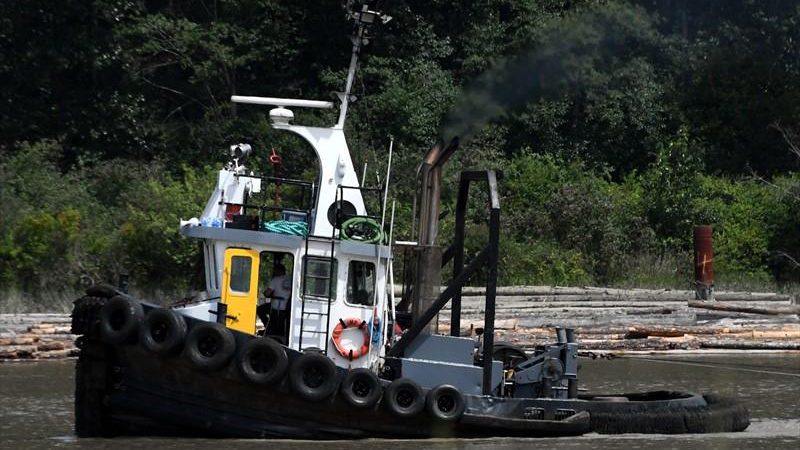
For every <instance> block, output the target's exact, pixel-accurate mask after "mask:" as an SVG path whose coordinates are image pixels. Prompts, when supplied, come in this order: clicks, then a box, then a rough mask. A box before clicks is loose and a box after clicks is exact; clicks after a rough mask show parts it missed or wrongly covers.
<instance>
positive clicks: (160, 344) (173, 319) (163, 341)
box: [139, 308, 186, 356]
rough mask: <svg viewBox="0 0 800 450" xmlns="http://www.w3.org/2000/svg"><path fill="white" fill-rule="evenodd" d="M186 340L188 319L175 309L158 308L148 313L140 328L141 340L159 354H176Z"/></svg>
mask: <svg viewBox="0 0 800 450" xmlns="http://www.w3.org/2000/svg"><path fill="white" fill-rule="evenodd" d="M185 340H186V320H185V319H184V318H183V316H182V315H180V314H178V313H177V312H175V311H174V310H171V309H166V308H156V309H152V310H150V312H148V313H147V317H145V319H144V324H143V325H142V326H141V327H140V328H139V342H140V343H141V344H142V347H144V348H145V349H147V350H149V351H151V352H153V353H155V354H157V355H162V356H166V355H171V354H175V353H177V352H178V351H180V349H181V348H182V347H183V342H184V341H185Z"/></svg>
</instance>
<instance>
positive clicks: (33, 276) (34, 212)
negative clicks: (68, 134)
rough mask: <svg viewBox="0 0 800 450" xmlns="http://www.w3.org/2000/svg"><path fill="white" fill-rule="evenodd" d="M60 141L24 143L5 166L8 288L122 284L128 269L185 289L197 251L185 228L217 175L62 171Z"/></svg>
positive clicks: (3, 247)
mask: <svg viewBox="0 0 800 450" xmlns="http://www.w3.org/2000/svg"><path fill="white" fill-rule="evenodd" d="M60 152H61V148H60V144H59V143H58V142H55V141H43V142H39V143H35V144H27V143H24V144H21V145H20V148H19V150H18V151H17V152H16V153H15V154H14V156H12V157H9V158H7V159H5V160H0V175H2V184H1V185H0V187H2V189H0V200H2V202H3V204H4V205H7V206H8V207H9V208H10V209H9V211H11V212H12V213H11V214H3V215H2V218H0V290H3V291H10V290H12V289H20V290H22V291H23V292H27V293H29V294H30V293H33V294H35V295H39V294H41V293H44V292H47V291H62V290H76V289H80V288H81V287H82V286H83V285H86V284H89V283H95V282H101V281H105V282H114V281H115V280H116V278H117V276H118V275H119V274H120V273H122V272H128V273H130V274H131V276H132V280H133V282H134V283H135V284H134V286H138V288H139V289H148V290H149V289H152V288H155V287H158V288H159V289H162V290H174V289H183V288H186V287H188V285H189V284H190V283H197V282H198V280H197V277H193V276H192V274H193V273H194V269H195V268H196V267H195V266H196V262H197V261H198V259H197V248H196V243H195V242H194V241H190V240H187V239H182V238H180V237H179V236H178V234H177V230H178V221H179V219H180V218H189V217H192V216H195V215H197V214H199V212H200V211H201V210H202V207H203V204H204V203H205V201H206V198H207V195H208V193H209V190H210V188H211V186H212V185H213V183H214V174H213V173H212V171H210V170H207V169H204V168H200V169H195V168H190V167H183V168H181V170H179V171H177V173H172V172H170V171H169V170H167V168H166V167H164V166H163V165H161V164H159V163H151V164H147V165H141V164H135V163H131V162H129V161H125V160H112V161H106V162H104V163H102V164H97V165H95V166H92V167H82V168H75V169H73V170H69V171H67V172H66V173H64V174H62V173H61V171H60V170H58V168H57V166H56V159H57V156H58V155H59V154H60Z"/></svg>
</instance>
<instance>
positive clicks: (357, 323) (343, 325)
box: [331, 317, 370, 361]
mask: <svg viewBox="0 0 800 450" xmlns="http://www.w3.org/2000/svg"><path fill="white" fill-rule="evenodd" d="M353 327H358V328H359V329H361V332H362V333H363V334H364V341H363V342H362V344H361V348H359V349H357V350H356V349H345V348H344V347H342V342H341V341H342V332H343V331H344V330H346V329H348V328H353ZM331 339H332V340H333V346H334V347H336V351H337V352H339V354H340V355H342V356H344V357H345V358H348V359H350V361H352V360H354V359H358V358H361V357H362V356H364V355H366V354H367V353H369V342H370V330H369V327H368V326H367V322H366V321H365V320H362V319H360V318H358V317H350V318H348V319H339V323H337V324H336V327H335V328H334V329H333V334H332V336H331Z"/></svg>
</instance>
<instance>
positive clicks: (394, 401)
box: [383, 378, 425, 418]
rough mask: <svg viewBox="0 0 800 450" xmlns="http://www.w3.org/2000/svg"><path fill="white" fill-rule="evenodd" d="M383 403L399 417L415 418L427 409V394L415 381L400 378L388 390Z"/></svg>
mask: <svg viewBox="0 0 800 450" xmlns="http://www.w3.org/2000/svg"><path fill="white" fill-rule="evenodd" d="M383 402H384V404H385V405H386V408H388V409H389V412H391V413H392V414H394V415H395V416H397V417H402V418H408V417H413V416H416V415H417V414H419V413H420V412H422V410H423V409H425V393H424V392H423V391H422V388H421V387H420V386H419V384H417V383H416V382H415V381H414V380H412V379H410V378H398V379H396V380H394V381H392V384H390V385H389V387H387V388H386V391H385V392H384V393H383Z"/></svg>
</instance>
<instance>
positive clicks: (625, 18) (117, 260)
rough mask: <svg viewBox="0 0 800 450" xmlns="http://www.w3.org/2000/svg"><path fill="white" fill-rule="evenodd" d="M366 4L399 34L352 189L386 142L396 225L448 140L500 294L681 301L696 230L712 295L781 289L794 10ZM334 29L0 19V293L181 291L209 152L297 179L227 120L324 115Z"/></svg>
mask: <svg viewBox="0 0 800 450" xmlns="http://www.w3.org/2000/svg"><path fill="white" fill-rule="evenodd" d="M373 3H374V2H373ZM377 3H378V4H377V5H376V6H377V7H379V8H381V9H383V10H384V11H385V12H387V13H388V14H390V15H392V16H393V17H394V19H393V20H392V21H391V22H389V23H388V24H387V25H385V26H382V27H380V28H378V29H376V30H375V31H374V33H373V34H374V35H373V36H371V37H370V41H371V43H370V45H369V46H367V47H366V49H365V51H364V54H363V57H362V60H361V67H360V71H359V75H358V78H357V82H356V89H355V94H356V96H357V97H358V101H356V102H355V103H354V104H353V105H352V107H351V113H350V115H349V117H348V123H347V128H348V136H349V138H350V146H351V148H352V152H353V154H354V157H355V159H356V165H357V166H358V167H360V166H361V165H362V164H363V163H368V164H369V166H370V167H372V168H373V169H374V168H377V167H382V165H383V164H384V162H385V161H384V160H385V148H386V145H387V142H388V136H389V135H391V136H393V137H394V138H395V140H396V141H395V142H396V145H395V150H396V153H395V155H396V162H397V164H396V166H395V172H394V173H395V175H394V176H393V179H392V186H393V187H392V190H393V193H394V195H395V196H396V197H397V199H398V200H399V202H400V208H399V213H400V220H401V221H407V219H408V216H409V214H410V209H411V208H410V202H411V198H412V195H413V192H412V190H413V183H410V181H411V180H412V178H413V172H414V168H415V166H416V164H417V162H418V160H419V158H420V156H421V155H422V153H423V152H424V150H425V149H426V148H427V147H428V146H430V145H431V144H432V143H433V142H435V141H436V140H437V139H449V138H450V137H452V135H455V134H458V135H460V136H461V137H462V138H464V139H463V142H464V145H463V147H462V149H461V150H460V152H459V153H458V154H457V155H456V157H455V159H454V161H453V162H452V163H451V166H450V168H449V170H448V179H449V182H453V181H454V179H455V176H456V174H457V171H458V169H461V168H466V167H499V168H504V169H505V170H506V178H505V182H504V187H503V189H504V199H503V200H504V205H505V209H504V224H505V226H506V230H507V233H505V234H504V241H503V247H504V255H506V256H505V257H504V259H503V261H504V266H503V269H502V277H503V281H504V282H506V283H590V282H594V283H615V284H642V283H645V284H647V283H649V284H663V283H670V284H673V285H675V284H677V285H681V284H682V283H683V284H685V282H686V280H687V275H686V274H687V271H688V270H689V267H688V261H689V259H688V258H687V257H686V254H687V252H688V250H689V247H690V241H689V239H690V229H691V225H692V224H694V223H698V222H709V223H713V224H715V225H716V229H717V235H716V237H717V253H718V255H719V257H718V259H717V261H718V269H719V272H720V278H721V279H722V280H723V281H729V282H732V281H733V280H740V279H748V280H756V281H765V280H778V281H781V282H784V281H793V280H794V281H796V280H798V278H800V270H798V268H797V267H796V264H794V263H793V262H792V259H791V257H794V258H795V259H797V257H798V255H800V221H799V219H798V217H799V216H800V206H798V203H799V202H798V183H800V181H798V175H797V172H796V171H797V169H798V167H800V158H798V157H796V156H795V155H793V154H792V153H791V152H790V151H789V146H788V144H787V142H786V140H785V139H784V136H783V135H782V134H781V133H780V132H779V131H778V130H777V129H776V128H775V127H774V126H772V125H773V124H781V125H782V126H783V127H784V128H787V129H792V128H795V129H796V128H800V90H798V89H797V86H800V46H798V42H800V23H799V22H800V5H798V4H797V2H794V1H785V0H769V1H755V0H741V1H737V2H717V1H713V0H703V1H692V0H673V1H669V2H665V1H655V0H642V1H632V0H630V1H628V0H613V1H612V0H609V1H603V2H595V1H556V0H548V1H544V2H542V1H522V0H520V1H508V0H489V1H482V2H449V1H441V0H433V1H431V0H426V1H418V0H401V1H394V2H377ZM344 13H345V11H344V9H343V8H342V4H340V3H339V2H319V1H311V0H301V1H293V2H286V1H280V0H216V1H203V0H199V1H198V0H172V1H169V2H163V1H143V0H84V1H72V0H68V1H64V2H59V3H58V4H57V5H56V4H54V3H53V2H48V1H43V0H25V1H22V0H9V1H5V2H2V3H0V99H2V100H0V101H2V103H3V106H2V108H0V137H1V139H0V152H1V155H0V201H2V204H3V206H4V208H5V210H6V211H8V212H7V213H4V214H2V215H0V280H1V282H0V283H1V284H2V288H4V289H9V288H19V289H23V290H28V291H31V290H41V289H42V288H46V287H51V288H58V289H60V288H62V287H64V286H68V287H70V288H75V287H78V286H79V284H80V279H81V277H83V279H84V280H89V279H108V280H113V279H114V278H115V276H116V274H117V273H118V272H120V271H130V272H131V273H132V275H133V277H134V281H135V282H136V283H137V285H138V286H140V287H142V288H145V287H152V288H155V287H160V288H163V289H175V288H186V287H189V286H190V285H194V284H196V281H197V276H198V275H197V274H198V272H197V271H196V265H197V263H198V261H197V260H196V259H195V255H196V249H195V247H194V246H193V244H192V243H191V242H189V241H185V240H180V239H178V237H177V234H176V233H175V230H176V223H177V219H178V218H179V217H184V218H185V217H189V216H193V215H196V214H197V212H198V211H199V210H200V208H201V207H202V203H203V201H204V197H205V195H206V194H207V187H208V185H209V183H212V182H213V180H212V178H213V175H212V174H211V172H212V171H213V169H211V168H213V167H215V166H216V165H218V164H219V162H220V161H221V158H222V157H221V154H222V152H221V151H220V149H223V148H225V147H226V146H227V145H228V144H230V143H233V142H239V141H242V140H247V141H249V142H252V143H254V146H255V147H256V149H257V150H260V151H261V154H260V155H259V158H260V160H259V161H260V164H261V165H262V166H263V167H261V168H262V170H264V171H269V170H270V169H269V166H268V165H267V164H266V161H265V159H264V154H263V153H264V152H265V151H267V150H268V149H270V148H272V147H276V148H278V149H279V150H281V151H282V153H283V154H285V155H287V156H286V157H285V159H286V161H287V163H288V164H289V165H290V168H293V169H294V170H295V171H296V172H298V173H299V172H304V173H303V176H304V177H313V173H312V171H310V170H308V167H309V164H308V162H309V161H310V159H309V158H310V155H309V153H308V151H307V149H305V148H303V147H302V146H301V145H299V144H298V143H297V142H295V141H293V140H291V139H288V138H286V137H285V136H283V135H281V134H278V133H275V132H274V131H272V130H270V129H269V127H268V126H267V121H266V119H265V114H266V110H265V109H263V108H258V107H252V106H238V107H236V106H234V105H233V104H231V103H230V102H229V101H228V98H229V96H230V95H232V94H243V95H246V94H251V95H270V96H287V97H300V98H314V99H333V98H334V97H333V95H332V92H333V91H337V90H340V89H341V88H342V84H343V79H344V73H345V70H346V65H347V62H348V56H349V50H350V43H349V42H348V39H347V35H348V34H349V31H350V24H349V23H348V22H347V21H346V20H345V17H344ZM296 114H297V116H298V121H303V122H306V123H309V122H310V123H315V124H330V123H332V122H333V121H334V120H335V117H334V113H333V112H314V111H312V112H308V111H296ZM370 172H372V170H370ZM370 179H374V176H370ZM447 189H449V188H446V190H445V195H452V192H451V191H449V190H447ZM445 200H446V202H447V200H448V199H445ZM450 219H451V218H447V219H445V221H447V220H450ZM443 226H444V227H445V229H447V226H448V225H447V223H445V224H444V225H443ZM400 230H401V232H403V231H404V228H402V227H401V228H400ZM472 233H473V234H474V235H475V239H478V238H479V236H480V233H481V230H480V228H476V229H475V230H473V231H472Z"/></svg>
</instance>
